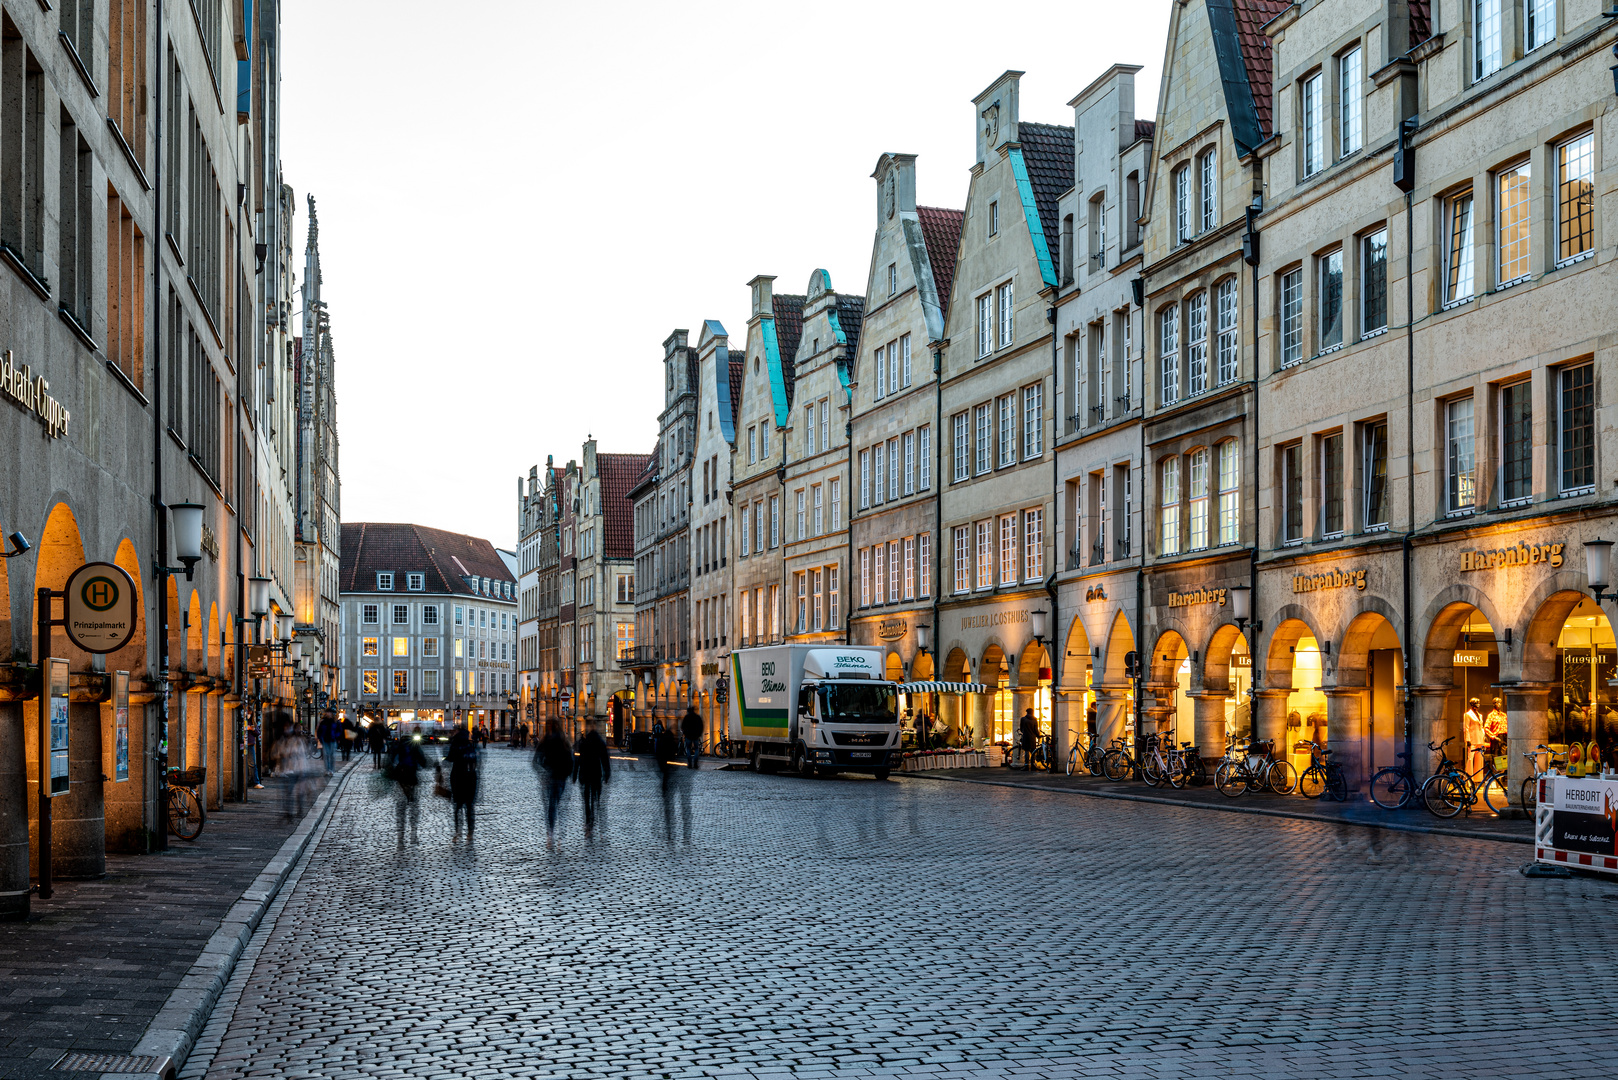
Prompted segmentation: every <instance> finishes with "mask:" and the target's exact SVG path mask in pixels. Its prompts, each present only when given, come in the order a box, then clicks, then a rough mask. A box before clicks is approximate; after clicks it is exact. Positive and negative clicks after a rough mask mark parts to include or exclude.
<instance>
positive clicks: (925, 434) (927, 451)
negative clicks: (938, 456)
mask: <svg viewBox="0 0 1618 1080" xmlns="http://www.w3.org/2000/svg"><path fill="white" fill-rule="evenodd" d="M916 441H917V443H918V444H920V445H919V448H918V449H917V453H918V454H919V455H920V457H921V461H920V472H921V478H920V479H919V480H918V481H917V482H916V487H917V489H918V490H921V491H926V490H927V489H928V488H930V487H932V486H933V426H932V425H931V424H923V425H921V428H920V429H919V430H918V432H917V434H916Z"/></svg>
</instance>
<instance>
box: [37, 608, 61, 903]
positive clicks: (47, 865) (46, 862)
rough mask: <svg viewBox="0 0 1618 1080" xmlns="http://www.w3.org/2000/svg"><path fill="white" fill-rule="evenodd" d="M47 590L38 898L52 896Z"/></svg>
mask: <svg viewBox="0 0 1618 1080" xmlns="http://www.w3.org/2000/svg"><path fill="white" fill-rule="evenodd" d="M55 596H56V594H55V593H54V592H52V591H51V590H50V589H40V590H39V592H38V593H37V594H36V601H35V602H36V604H37V606H38V608H39V898H40V899H41V900H49V899H50V898H51V734H50V732H51V627H52V626H54V625H56V620H55V619H52V618H51V601H52V599H53V598H54V597H55Z"/></svg>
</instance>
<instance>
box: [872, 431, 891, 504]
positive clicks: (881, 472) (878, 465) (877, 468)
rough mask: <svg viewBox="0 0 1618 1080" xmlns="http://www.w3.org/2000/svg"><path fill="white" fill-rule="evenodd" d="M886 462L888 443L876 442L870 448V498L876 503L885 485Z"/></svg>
mask: <svg viewBox="0 0 1618 1080" xmlns="http://www.w3.org/2000/svg"><path fill="white" fill-rule="evenodd" d="M887 462H888V444H887V443H877V444H876V445H875V446H874V447H872V448H871V474H872V488H871V498H872V499H873V500H874V501H875V502H877V503H881V502H882V491H883V488H884V486H885V483H886V480H885V478H886V476H887Z"/></svg>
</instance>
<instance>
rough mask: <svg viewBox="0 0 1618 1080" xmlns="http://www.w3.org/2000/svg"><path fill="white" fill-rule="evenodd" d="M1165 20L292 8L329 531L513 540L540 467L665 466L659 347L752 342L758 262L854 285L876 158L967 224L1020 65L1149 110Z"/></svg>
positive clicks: (1034, 8)
mask: <svg viewBox="0 0 1618 1080" xmlns="http://www.w3.org/2000/svg"><path fill="white" fill-rule="evenodd" d="M1168 11H1169V4H1168V2H1167V0H1158V2H1157V3H1154V4H1152V5H1150V6H1149V7H1148V6H1145V5H1143V6H1140V7H1137V6H1135V5H1131V4H1116V3H1100V2H1097V0H1084V2H1082V3H1078V4H1074V3H1044V2H1039V3H1034V2H1024V3H1021V4H1017V5H1014V6H1013V5H1004V6H997V5H992V4H991V5H984V4H983V3H981V2H978V3H974V4H970V5H968V4H958V3H933V4H926V5H885V4H881V3H872V2H870V0H866V2H863V3H847V2H842V0H831V2H822V3H817V4H812V5H805V4H761V3H757V2H753V3H747V4H694V3H680V4H668V3H656V4H638V3H635V4H623V3H619V4H594V3H587V4H565V5H564V4H559V3H534V2H520V0H479V2H478V3H476V4H465V5H445V4H443V3H428V2H425V0H400V2H393V3H383V2H380V0H290V2H288V3H287V4H286V7H285V9H284V15H283V19H284V23H283V27H282V31H283V45H282V57H283V60H282V62H283V83H282V93H283V101H284V112H283V117H282V146H283V164H284V168H285V171H286V176H287V180H288V182H289V183H291V184H292V186H293V189H294V191H295V192H296V193H297V197H298V202H299V213H298V219H297V221H296V222H295V226H294V227H295V230H296V233H295V235H296V236H297V237H298V238H299V248H298V249H299V251H300V252H301V250H302V237H303V236H304V235H305V230H306V228H307V224H308V222H307V221H306V220H305V213H304V210H303V199H304V196H305V195H306V194H311V193H312V194H313V195H314V196H315V199H316V200H317V203H318V207H319V212H320V221H321V235H320V240H321V256H322V265H323V267H324V273H325V299H326V301H327V303H328V305H329V307H330V311H331V319H332V331H333V338H334V342H335V346H336V354H337V394H338V412H337V417H338V429H339V434H340V436H341V439H342V470H343V481H344V483H343V519H344V520H345V521H410V522H416V523H419V524H423V525H432V526H436V527H439V528H445V529H452V530H455V531H457V532H465V533H471V534H473V535H477V536H483V537H487V538H488V539H489V540H491V541H493V542H494V543H495V544H496V545H497V546H501V547H508V548H509V547H513V546H514V545H515V543H516V484H515V480H516V478H517V477H518V476H526V475H527V472H528V468H529V466H530V465H534V464H542V463H543V462H544V460H545V455H546V454H554V455H555V456H556V459H557V461H558V463H565V462H566V461H567V460H569V459H570V458H578V457H579V456H580V445H581V443H582V442H583V440H584V439H585V437H586V435H587V434H594V436H595V437H596V439H597V442H598V445H599V448H600V449H601V450H602V451H617V452H631V453H645V452H647V451H649V450H650V449H651V448H652V445H653V443H654V441H655V439H656V435H657V420H656V418H657V414H658V412H659V411H660V410H661V409H662V403H663V390H662V379H661V365H662V356H663V353H662V342H663V339H664V338H665V337H667V336H668V334H669V332H670V331H671V330H673V329H675V328H685V329H689V330H690V331H691V333H692V340H693V342H694V341H695V339H696V334H697V332H698V330H699V328H700V327H701V324H702V320H703V319H707V318H716V319H719V320H720V321H721V322H722V323H724V325H725V327H726V329H727V330H729V331H730V333H731V335H732V338H733V340H745V334H746V321H747V308H748V291H747V285H746V283H747V281H748V279H750V278H752V277H753V276H754V275H756V274H775V275H777V278H778V280H777V283H776V287H777V288H778V289H780V290H782V291H784V292H802V291H803V289H804V286H805V285H806V283H807V282H808V280H809V275H810V273H811V272H812V271H813V270H814V269H815V268H816V267H824V268H825V269H827V270H828V271H830V273H831V279H832V283H833V284H834V285H835V286H836V287H837V289H838V290H839V291H842V292H852V293H863V292H864V291H865V278H866V273H867V269H868V267H867V262H868V260H869V258H870V250H871V238H872V234H873V230H874V228H875V221H876V219H875V204H874V194H875V193H874V185H873V182H872V180H871V179H870V175H871V171H872V169H873V168H874V167H875V165H876V161H877V158H878V157H879V156H880V155H881V154H882V153H883V152H886V151H896V152H904V153H913V154H917V155H919V160H918V162H917V170H918V183H917V187H918V191H917V195H918V199H919V201H920V202H921V203H923V204H924V205H933V206H952V207H959V206H961V205H962V204H963V203H964V201H965V198H966V187H967V179H968V176H967V170H968V169H969V168H970V166H971V164H972V156H973V130H974V129H973V122H974V115H973V109H972V104H971V100H972V98H973V96H974V95H976V94H977V93H978V92H980V91H981V90H982V89H983V88H984V87H986V86H988V85H989V83H990V82H992V81H993V80H994V78H995V77H996V76H997V75H999V74H1000V73H1001V72H1002V71H1004V70H1006V69H1008V68H1015V69H1020V70H1023V71H1026V72H1027V74H1026V75H1025V76H1024V77H1023V80H1022V92H1021V107H1022V117H1023V119H1025V120H1035V121H1041V122H1045V123H1057V124H1071V123H1072V122H1073V111H1072V110H1071V109H1069V108H1068V107H1067V105H1066V102H1068V101H1069V100H1071V99H1072V98H1073V97H1074V96H1075V95H1076V94H1077V93H1078V92H1079V91H1080V90H1082V89H1084V87H1085V86H1086V85H1088V84H1089V83H1090V81H1091V80H1093V79H1094V78H1095V77H1096V76H1098V75H1099V74H1101V73H1102V72H1103V71H1105V70H1106V69H1107V68H1108V67H1110V66H1111V65H1112V64H1114V63H1132V64H1142V65H1144V66H1145V70H1144V71H1142V72H1141V73H1140V74H1139V75H1137V76H1136V92H1137V95H1138V100H1137V102H1136V109H1137V115H1139V116H1142V117H1151V116H1152V115H1153V112H1154V110H1155V109H1156V105H1157V90H1158V79H1159V75H1160V71H1161V65H1162V59H1163V49H1164V34H1165V32H1166V29H1167V25H1168ZM474 14H475V15H476V16H477V17H476V18H473V17H472V16H473V15H474ZM457 15H458V16H459V18H458V19H457V18H456V17H454V16H457ZM918 16H919V22H918ZM300 261H301V257H300Z"/></svg>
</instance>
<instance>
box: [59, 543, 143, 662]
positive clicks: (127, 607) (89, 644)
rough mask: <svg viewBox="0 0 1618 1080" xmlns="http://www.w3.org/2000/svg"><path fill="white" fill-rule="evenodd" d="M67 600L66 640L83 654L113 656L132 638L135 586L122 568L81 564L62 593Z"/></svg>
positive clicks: (98, 563) (110, 564)
mask: <svg viewBox="0 0 1618 1080" xmlns="http://www.w3.org/2000/svg"><path fill="white" fill-rule="evenodd" d="M62 592H63V595H64V596H65V597H66V598H67V614H66V618H65V625H66V628H67V636H68V639H69V640H70V641H72V642H73V644H75V645H77V646H78V647H79V648H81V649H83V650H84V651H85V652H92V653H110V652H117V651H118V650H119V649H121V648H123V647H124V646H125V645H127V644H129V639H130V638H132V637H134V636H135V622H136V619H137V618H138V613H137V612H136V610H135V583H134V582H133V581H131V580H130V578H129V575H128V574H127V573H125V572H124V569H123V567H121V566H115V565H113V564H112V563H104V562H93V563H85V564H84V565H83V566H81V567H79V568H78V569H77V570H75V571H73V574H72V576H71V577H69V578H68V579H67V588H65V589H63V590H62Z"/></svg>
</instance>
